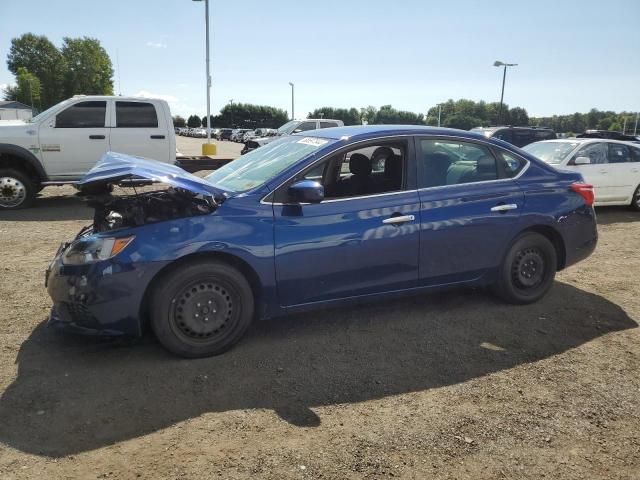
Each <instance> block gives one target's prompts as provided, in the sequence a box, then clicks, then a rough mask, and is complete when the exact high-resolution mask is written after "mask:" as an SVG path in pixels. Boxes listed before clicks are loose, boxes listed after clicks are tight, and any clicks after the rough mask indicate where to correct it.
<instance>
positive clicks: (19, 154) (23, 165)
mask: <svg viewBox="0 0 640 480" xmlns="http://www.w3.org/2000/svg"><path fill="white" fill-rule="evenodd" d="M0 168H14V169H16V170H20V171H23V172H25V173H26V174H28V175H29V176H30V177H31V178H33V179H34V180H35V181H36V182H38V183H40V182H44V181H46V180H47V179H48V177H47V173H46V172H45V170H44V167H43V166H42V163H41V162H40V160H38V158H37V157H36V156H35V155H34V154H33V153H31V152H30V151H29V150H27V149H26V148H23V147H20V146H18V145H12V144H8V143H0Z"/></svg>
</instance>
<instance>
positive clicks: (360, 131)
mask: <svg viewBox="0 0 640 480" xmlns="http://www.w3.org/2000/svg"><path fill="white" fill-rule="evenodd" d="M420 134H426V135H443V136H455V137H465V138H470V139H478V138H482V139H483V140H486V138H485V137H484V136H483V135H480V134H479V133H476V132H469V131H467V130H457V129H455V128H440V127H427V126H422V125H352V126H348V127H331V128H321V129H319V130H308V131H306V132H300V133H295V134H294V135H297V136H303V137H320V138H330V139H333V140H341V139H345V138H349V139H358V138H362V139H366V138H369V137H376V136H379V135H420Z"/></svg>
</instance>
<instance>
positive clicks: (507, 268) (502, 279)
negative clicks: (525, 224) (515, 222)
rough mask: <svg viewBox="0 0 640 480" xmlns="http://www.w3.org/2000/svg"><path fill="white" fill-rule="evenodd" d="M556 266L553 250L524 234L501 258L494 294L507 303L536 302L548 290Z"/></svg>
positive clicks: (544, 240)
mask: <svg viewBox="0 0 640 480" xmlns="http://www.w3.org/2000/svg"><path fill="white" fill-rule="evenodd" d="M557 267H558V259H557V255H556V249H555V248H554V246H553V244H552V243H551V242H550V241H549V239H548V238H546V237H545V236H543V235H540V234H539V233H534V232H526V233H524V234H522V235H520V236H519V237H518V238H516V240H515V241H514V242H513V245H512V246H511V248H510V249H509V252H508V253H507V255H506V256H505V258H504V260H503V262H502V265H501V267H500V270H499V272H498V280H497V282H496V285H495V287H496V291H497V293H498V295H500V297H502V299H503V300H505V301H507V302H509V303H516V304H527V303H533V302H536V301H538V300H540V299H541V298H542V297H543V296H544V295H545V294H546V293H547V292H548V291H549V289H550V288H551V285H552V284H553V279H554V278H555V275H556V270H557Z"/></svg>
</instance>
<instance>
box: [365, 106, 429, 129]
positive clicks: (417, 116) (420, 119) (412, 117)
mask: <svg viewBox="0 0 640 480" xmlns="http://www.w3.org/2000/svg"><path fill="white" fill-rule="evenodd" d="M373 123H375V124H391V125H393V124H399V125H423V124H424V116H423V115H422V114H421V113H413V112H407V111H403V110H396V109H395V108H393V107H392V106H391V105H383V106H381V107H380V109H379V110H378V112H377V113H376V116H375V120H374V122H373Z"/></svg>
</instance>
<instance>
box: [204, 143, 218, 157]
mask: <svg viewBox="0 0 640 480" xmlns="http://www.w3.org/2000/svg"><path fill="white" fill-rule="evenodd" d="M215 154H216V144H215V143H203V144H202V155H215Z"/></svg>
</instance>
